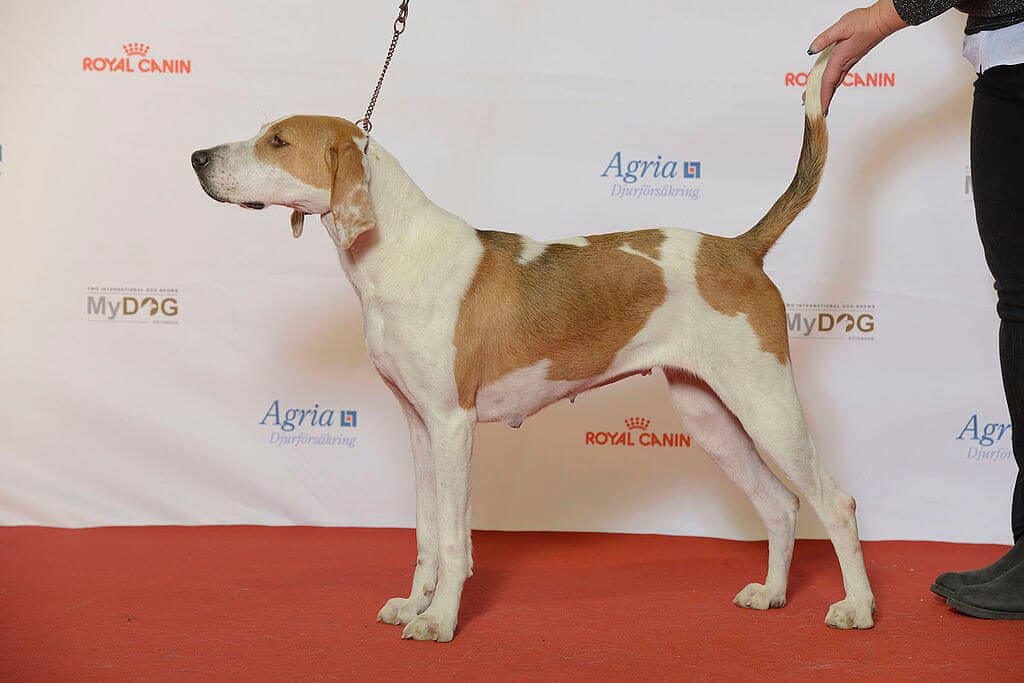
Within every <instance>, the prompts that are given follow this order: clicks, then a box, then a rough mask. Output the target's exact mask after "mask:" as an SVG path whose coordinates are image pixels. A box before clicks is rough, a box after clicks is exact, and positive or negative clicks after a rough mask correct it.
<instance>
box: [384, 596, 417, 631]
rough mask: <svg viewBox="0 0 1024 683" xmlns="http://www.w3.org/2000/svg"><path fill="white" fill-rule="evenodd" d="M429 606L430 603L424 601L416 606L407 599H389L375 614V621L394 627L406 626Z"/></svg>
mask: <svg viewBox="0 0 1024 683" xmlns="http://www.w3.org/2000/svg"><path fill="white" fill-rule="evenodd" d="M429 606H430V603H429V602H426V601H423V602H421V604H416V603H414V602H413V601H412V600H410V599H409V598H391V599H390V600H388V601H387V602H385V603H384V606H383V607H382V608H381V610H380V612H378V613H377V621H383V622H384V623H385V624H395V625H398V624H408V623H409V622H410V621H412V620H413V619H414V618H415V617H416V615H417V614H419V613H420V612H422V611H423V610H425V609H426V608H427V607H429Z"/></svg>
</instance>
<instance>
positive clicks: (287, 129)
mask: <svg viewBox="0 0 1024 683" xmlns="http://www.w3.org/2000/svg"><path fill="white" fill-rule="evenodd" d="M827 57H828V53H825V54H823V55H822V56H821V57H820V58H819V59H818V61H817V63H816V64H815V66H814V68H813V69H812V71H811V75H810V78H809V84H808V87H807V91H806V93H805V94H806V97H805V107H804V109H805V112H804V113H805V117H804V137H803V144H802V147H801V150H800V158H799V162H798V166H797V171H796V175H795V176H794V178H793V180H792V182H791V183H790V185H789V187H788V188H787V189H786V191H785V192H784V193H783V194H782V195H781V197H779V199H778V200H777V201H776V202H775V204H774V205H773V206H772V207H771V209H769V211H768V212H767V214H765V216H764V217H763V218H762V219H761V220H760V221H759V222H758V223H757V224H756V225H755V226H754V227H753V228H751V229H750V230H748V231H747V232H745V233H743V234H741V235H739V236H738V237H735V238H725V237H718V236H713V235H707V234H702V233H697V232H691V231H687V230H681V229H647V230H638V231H635V232H618V233H611V234H602V235H591V236H588V237H574V238H569V239H563V240H556V241H553V242H548V243H542V242H537V241H534V240H532V239H530V238H529V237H526V236H523V235H518V234H512V233H506V232H495V231H480V230H475V229H474V228H472V227H471V226H470V225H468V224H467V223H466V222H465V221H463V220H462V219H460V218H459V217H457V216H455V215H454V214H451V213H449V212H447V211H445V210H444V209H442V208H440V207H438V206H436V205H435V204H434V203H432V202H431V201H430V200H429V199H428V198H427V197H426V195H424V193H423V192H422V191H421V190H420V189H419V188H418V187H417V186H416V184H415V183H414V182H413V181H412V179H411V178H410V177H409V176H408V175H407V174H406V173H405V171H404V170H403V169H402V167H401V166H400V165H399V163H398V161H396V160H395V158H394V157H392V156H391V155H390V154H389V153H388V152H387V151H385V149H384V148H383V147H382V146H381V145H380V144H378V143H377V142H376V140H374V139H373V138H370V137H369V136H368V135H367V134H364V132H363V131H362V130H361V129H360V128H358V127H357V126H356V125H354V124H353V123H351V122H349V121H346V120H344V119H340V118H332V117H325V116H292V117H288V118H284V119H281V120H278V121H275V122H273V123H271V124H268V125H266V126H264V127H263V128H262V129H261V130H260V131H259V133H258V134H257V135H256V136H255V137H253V138H251V139H249V140H245V141H242V142H234V143H229V144H224V145H220V146H218V147H213V148H211V149H204V150H199V151H197V152H195V153H193V154H192V157H191V162H192V166H193V168H194V169H195V172H196V174H197V175H198V177H199V181H200V183H201V185H202V187H203V189H204V190H205V191H206V193H207V194H209V195H210V196H211V197H212V198H213V199H216V200H218V201H221V202H229V203H232V204H237V205H241V206H243V207H248V208H254V209H259V208H264V207H265V206H268V205H280V206H286V207H290V208H291V209H292V214H291V227H292V231H293V234H294V236H295V237H299V236H300V235H301V233H302V228H303V221H304V218H305V216H306V215H309V214H318V215H319V216H320V217H321V220H322V222H323V225H324V227H325V228H326V230H327V233H328V235H329V236H330V237H331V239H332V241H333V242H334V244H335V246H336V248H337V252H338V256H339V259H340V261H341V265H342V268H343V269H344V271H345V274H346V275H347V276H348V279H349V280H350V281H351V283H352V285H353V287H355V290H356V292H357V293H358V295H359V299H360V302H361V304H362V309H363V318H364V333H365V337H366V344H367V347H368V349H369V352H370V356H371V359H372V361H373V364H374V366H375V367H376V369H377V371H378V372H379V374H380V376H381V378H382V379H383V380H384V383H385V384H387V386H388V387H390V389H391V391H393V392H394V394H395V397H396V398H397V399H398V402H399V404H400V405H401V408H402V411H403V413H404V415H405V418H406V420H407V421H408V425H409V432H410V440H411V450H412V455H413V460H414V463H415V471H416V546H417V557H416V567H415V570H414V573H413V580H412V589H411V591H410V592H409V595H408V597H398V598H392V599H391V600H388V601H387V603H386V604H385V605H384V607H383V608H382V609H381V610H380V613H379V614H378V620H380V621H384V622H387V623H390V624H404V625H405V628H404V630H403V632H402V637H403V638H412V639H416V640H436V641H449V640H451V639H452V637H453V635H454V633H455V629H456V625H457V620H458V611H459V601H460V598H461V595H462V587H463V583H464V582H465V580H466V579H467V578H468V577H469V576H470V575H471V574H472V544H471V538H470V525H469V509H470V498H469V483H470V482H469V473H470V468H469V465H470V456H471V452H472V448H473V433H474V427H475V424H476V423H477V422H495V421H503V422H507V423H509V424H510V425H511V426H513V427H517V426H519V425H520V424H521V423H522V422H523V420H524V419H525V418H527V417H529V416H530V415H533V414H534V413H536V412H537V411H539V410H541V409H542V408H544V407H545V406H548V405H550V404H552V403H554V402H556V401H558V400H561V399H564V398H567V397H574V396H575V395H576V394H579V393H581V392H584V391H587V390H589V389H593V388H595V387H599V386H602V385H605V384H609V383H612V382H615V381H617V380H620V379H623V378H625V377H629V376H631V375H635V374H638V373H647V372H650V370H651V369H652V368H660V369H662V370H663V372H664V374H665V377H666V378H667V380H668V385H669V389H670V392H671V397H672V400H673V403H674V404H675V406H676V408H677V410H678V412H679V414H680V416H681V417H682V420H683V422H684V426H685V428H686V429H687V431H688V432H689V433H690V434H691V435H692V437H693V438H694V439H695V440H696V441H697V443H699V444H700V445H701V446H702V447H703V448H704V450H706V451H707V452H708V454H710V455H711V457H712V458H713V459H714V460H715V461H716V462H717V463H718V464H719V465H720V466H721V467H722V469H723V470H724V471H725V473H726V474H727V475H728V476H729V478H730V479H731V480H732V481H733V482H735V483H736V485H738V486H739V487H740V488H741V489H742V490H743V491H744V492H745V493H746V494H747V495H748V496H749V497H750V500H751V501H752V502H753V504H754V506H755V508H756V509H757V511H758V513H759V515H760V517H761V518H762V520H763V522H764V524H765V526H766V528H767V530H768V537H769V538H768V573H767V577H766V578H765V581H764V583H751V584H750V585H748V586H746V587H745V588H743V589H742V590H741V591H740V592H739V594H737V595H736V597H735V599H734V602H735V603H736V604H737V605H739V606H741V607H747V608H752V609H760V610H764V609H768V608H772V607H782V606H783V605H784V604H785V602H786V582H787V577H788V574H789V565H790V559H791V556H792V551H793V541H794V536H795V528H796V519H797V510H798V506H799V504H798V498H797V496H796V495H794V493H793V492H791V491H790V490H789V489H788V488H787V487H786V486H785V485H784V484H783V483H782V482H781V481H780V480H779V478H778V477H776V475H775V474H774V473H773V472H772V470H770V469H769V468H768V467H767V465H766V464H765V461H764V460H762V457H761V455H759V452H758V449H760V451H761V453H763V454H764V455H765V457H766V458H767V459H768V460H769V461H772V462H774V463H775V465H776V466H777V467H778V468H779V469H780V470H781V471H782V472H783V473H784V474H785V475H786V476H787V477H789V479H790V480H791V481H792V482H793V484H794V485H795V486H796V487H797V488H798V489H799V490H800V491H801V492H802V493H803V494H804V495H805V496H806V498H807V500H809V501H810V503H811V505H812V506H813V507H814V509H815V511H816V512H817V514H818V515H819V517H820V518H821V520H822V521H823V523H824V524H825V527H826V528H827V530H828V533H829V536H830V538H831V540H832V543H833V545H834V548H835V551H836V554H837V556H838V558H839V564H840V567H841V570H842V574H843V583H844V586H845V589H846V596H845V598H844V599H842V600H840V601H839V602H837V603H835V604H833V605H832V606H831V607H830V608H829V610H828V613H827V616H826V619H825V621H826V623H827V624H828V625H830V626H833V627H836V628H870V627H871V626H873V615H874V610H875V602H874V597H873V594H872V591H871V586H870V584H869V581H868V577H867V573H866V572H865V568H864V561H863V557H862V555H861V549H860V540H859V537H858V533H857V522H856V516H855V509H856V504H855V502H854V499H853V498H852V497H850V496H849V495H847V494H846V493H845V492H843V491H842V490H841V489H840V488H839V486H838V485H837V484H836V482H835V481H834V480H833V478H832V477H831V476H829V474H828V473H827V472H826V471H825V470H824V469H823V467H822V465H821V462H820V461H819V460H818V458H817V456H816V453H815V450H814V445H813V444H812V441H811V437H810V435H809V433H808V430H807V426H806V424H805V421H804V416H803V412H802V408H801V405H800V401H799V398H798V397H797V392H796V388H795V385H794V381H793V374H792V369H791V364H790V358H789V347H788V334H787V325H786V311H785V306H784V304H783V300H782V298H781V296H780V294H779V292H778V290H777V289H776V287H775V286H774V284H773V283H772V281H771V280H770V279H769V278H768V276H767V275H765V273H764V270H763V268H762V261H763V259H764V256H765V254H766V253H767V252H768V250H769V249H770V248H771V247H772V245H773V244H774V243H775V242H776V240H777V239H778V238H779V237H780V236H781V235H782V233H783V231H784V230H785V229H786V228H787V226H789V224H790V223H792V221H793V220H794V219H795V218H796V216H797V215H798V214H799V213H800V212H801V211H802V210H803V209H804V207H806V206H807V204H808V203H809V202H810V201H811V198H812V197H813V196H814V194H815V191H816V190H817V187H818V183H819V180H820V178H821V175H822V170H823V167H824V163H825V156H826V151H827V147H828V136H827V133H826V129H825V120H824V117H823V115H822V110H821V106H820V99H819V92H820V86H821V77H822V72H823V70H824V67H825V60H826V59H827Z"/></svg>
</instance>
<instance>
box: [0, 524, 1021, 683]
mask: <svg viewBox="0 0 1024 683" xmlns="http://www.w3.org/2000/svg"><path fill="white" fill-rule="evenodd" d="M474 541H475V555H476V575H475V576H474V577H473V578H472V579H471V580H470V581H469V583H467V585H466V590H465V595H464V598H463V603H462V617H461V623H460V624H459V630H458V632H457V633H456V637H455V640H454V641H453V642H452V643H448V644H437V643H417V642H411V641H402V640H401V639H400V638H399V634H400V629H399V628H398V627H395V626H388V625H385V624H379V623H376V622H375V621H374V617H375V615H376V613H377V610H378V609H379V608H380V606H381V605H382V604H383V602H384V600H385V599H386V598H388V597H391V596H393V595H398V594H402V593H403V591H405V590H407V589H408V582H409V579H410V570H411V567H412V563H413V560H414V552H415V550H414V540H413V534H412V532H411V531H407V530H396V529H327V528H308V527H298V528H266V527H192V528H182V527H155V528H154V527H148V528H147V527H143V528H106V529H85V530H60V529H44V528H24V527H22V528H5V529H0V681H89V680H103V681H112V680H113V681H121V680H133V681H134V680H144V681H157V680H183V681H184V680H188V681H194V680H216V681H230V680H260V681H295V680H303V681H305V680H368V681H373V680H388V681H403V680H411V679H414V678H415V680H417V681H427V680H453V679H454V680H471V681H475V680H488V681H497V680H506V679H513V680H516V679H517V680H545V681H548V680H565V679H570V680H581V679H584V678H589V677H592V676H600V677H601V680H637V679H638V678H639V677H643V678H647V679H655V680H685V679H693V678H699V679H714V680H740V679H743V680H750V679H771V680H779V679H783V680H796V679H801V678H804V679H807V678H814V679H820V678H822V677H823V676H824V677H826V678H838V677H842V678H843V679H847V680H848V679H850V678H853V677H856V678H861V677H871V678H875V679H884V680H888V681H892V680H921V679H925V678H933V679H934V680H981V679H984V680H986V681H988V682H992V681H1010V680H1016V681H1021V680H1024V677H1022V674H1021V673H1020V666H1019V663H1020V661H1021V658H1022V657H1024V622H990V621H981V620H975V619H971V618H969V617H963V616H960V615H958V614H955V613H953V612H951V611H949V610H948V609H947V608H946V606H945V604H944V602H942V601H940V600H939V599H938V598H936V597H935V596H933V595H932V594H931V593H930V592H929V591H928V586H929V584H930V582H931V580H932V578H933V577H934V575H935V574H936V573H937V572H939V571H940V570H944V569H949V568H963V567H974V566H980V565H983V564H986V563H988V562H989V561H991V560H992V559H994V558H995V557H997V556H998V555H999V554H1000V552H1001V551H1002V549H1001V548H999V547H997V546H969V545H952V544H943V543H905V542H884V543H867V544H865V550H864V554H865V556H866V558H867V561H868V571H869V573H870V575H871V579H872V582H873V584H874V589H875V595H876V598H877V601H878V610H879V612H878V616H877V624H876V626H875V628H874V630H872V631H868V632H863V631H862V632H842V631H834V630H831V629H829V628H827V627H826V626H825V625H824V623H823V620H824V617H825V611H826V610H827V608H828V605H829V603H831V602H832V601H834V600H837V599H839V598H840V597H841V595H842V584H841V581H840V577H839V569H838V565H837V563H836V561H835V558H834V556H833V554H832V550H831V548H830V546H829V545H828V544H827V543H825V542H822V541H802V542H799V543H798V544H797V548H796V555H795V557H794V562H793V571H792V575H791V585H790V592H789V605H787V606H786V607H785V608H784V609H781V610H772V611H770V612H767V613H761V612H753V611H749V610H742V609H739V608H737V607H734V606H733V605H732V604H731V602H730V600H731V599H732V596H733V594H734V593H735V592H736V591H737V590H738V589H739V588H741V587H742V586H743V585H745V584H746V583H748V582H749V581H751V580H755V579H759V578H761V577H762V576H763V573H764V566H765V553H766V546H765V544H764V543H738V542H732V541H718V540H710V539H702V538H673V537H666V536H625V535H608V534H565V533H498V532H477V533H476V534H474ZM1014 660H1016V663H1014Z"/></svg>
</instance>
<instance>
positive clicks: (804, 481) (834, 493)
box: [709, 354, 875, 628]
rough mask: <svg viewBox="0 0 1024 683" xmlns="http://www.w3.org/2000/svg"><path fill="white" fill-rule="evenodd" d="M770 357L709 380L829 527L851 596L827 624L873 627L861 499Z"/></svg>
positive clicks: (786, 371) (787, 375) (783, 368)
mask: <svg viewBox="0 0 1024 683" xmlns="http://www.w3.org/2000/svg"><path fill="white" fill-rule="evenodd" d="M765 358H766V360H765V361H764V364H763V365H762V364H760V363H758V364H757V365H756V366H750V365H749V364H748V365H747V366H746V367H740V369H738V370H736V371H735V372H734V373H730V374H729V375H723V376H722V377H720V378H718V379H719V380H720V382H719V383H717V384H716V383H715V381H713V380H711V381H709V383H710V384H711V385H712V386H713V387H714V389H715V391H716V392H717V393H718V395H719V396H720V397H721V399H722V401H723V402H724V403H725V404H726V405H727V406H728V407H729V409H730V410H732V412H733V413H734V414H735V415H736V417H738V418H739V420H740V422H741V423H742V424H743V427H744V429H746V431H747V433H748V434H749V435H750V436H751V438H752V439H753V440H754V443H756V444H757V446H758V447H759V448H760V449H761V452H762V453H764V454H765V456H767V457H768V458H769V459H770V460H772V461H774V462H775V464H776V465H777V466H778V467H779V469H780V470H781V471H782V473H783V474H785V475H786V476H787V477H788V478H789V479H790V480H791V481H792V482H793V484H794V485H795V486H796V487H797V489H798V490H799V491H800V492H801V493H803V494H804V496H805V497H806V498H807V501H808V502H809V503H810V504H811V506H812V507H813V508H814V511H815V512H816V513H817V514H818V517H819V518H820V519H821V521H822V523H823V524H824V525H825V528H826V529H827V530H828V534H829V538H830V539H831V540H832V546H833V547H834V548H835V551H836V555H837V557H838V558H839V566H840V568H841V569H842V572H843V585H844V587H845V588H846V597H845V599H843V600H841V601H839V602H837V603H835V604H834V605H832V606H831V607H830V608H829V611H828V615H827V616H826V617H825V623H826V624H828V625H829V626H833V627H835V628H871V627H872V626H873V625H874V609H875V600H874V595H873V594H872V592H871V584H870V583H869V582H868V575H867V571H866V570H865V568H864V557H863V554H862V553H861V547H860V538H859V536H858V534H857V518H856V515H855V510H856V503H855V502H854V500H853V498H852V497H851V496H850V495H848V494H847V493H846V492H844V491H843V490H842V489H840V488H839V486H838V485H837V484H836V482H835V480H834V479H833V478H832V477H831V475H829V473H828V472H826V471H825V469H824V467H822V464H821V461H820V460H819V459H818V456H817V453H816V452H815V450H814V443H813V442H812V441H811V436H810V433H809V432H808V430H807V425H806V423H805V421H804V414H803V409H802V408H801V406H800V399H799V397H798V396H797V393H796V386H795V384H794V382H793V373H792V370H791V368H790V366H789V364H786V365H781V364H778V363H777V362H776V360H775V359H774V358H772V357H771V356H768V355H767V354H765ZM751 381H753V382H754V383H755V384H754V385H753V386H752V385H751V384H750V382H751Z"/></svg>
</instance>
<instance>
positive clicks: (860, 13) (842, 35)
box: [807, 0, 907, 114]
mask: <svg viewBox="0 0 1024 683" xmlns="http://www.w3.org/2000/svg"><path fill="white" fill-rule="evenodd" d="M906 25H907V23H906V22H905V21H903V19H901V18H900V15H899V14H897V12H896V8H895V7H894V6H893V0H878V1H877V2H876V3H875V4H873V5H871V6H870V7H862V8H860V9H855V10H852V11H850V12H847V13H846V14H844V15H843V16H841V17H840V18H839V21H837V22H836V23H834V24H832V25H831V26H829V27H828V28H827V29H825V30H824V31H822V32H821V34H820V35H819V36H818V37H817V38H815V39H814V41H813V42H812V43H811V47H810V49H809V50H807V54H811V55H815V54H818V53H819V52H821V51H822V50H824V49H825V48H826V47H828V46H829V45H835V48H834V49H833V50H832V55H831V56H830V57H829V59H828V64H827V65H826V66H825V73H824V74H823V75H822V78H821V110H822V111H823V112H825V113H826V114H827V113H828V105H829V103H830V102H831V101H832V95H834V94H835V92H836V88H837V87H838V86H839V84H840V83H842V82H843V79H845V78H846V74H847V73H849V71H850V69H852V68H853V65H854V64H856V63H857V62H859V61H860V58H861V57H863V56H864V55H866V54H867V53H868V52H870V51H871V49H872V48H873V47H874V46H875V45H878V44H879V43H880V42H882V40H884V39H885V38H886V37H888V36H890V35H892V34H893V33H895V32H896V31H898V30H900V29H901V28H904V27H905V26H906Z"/></svg>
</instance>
